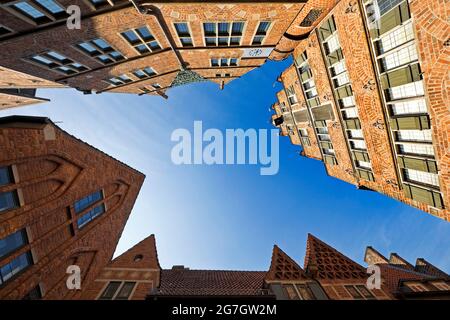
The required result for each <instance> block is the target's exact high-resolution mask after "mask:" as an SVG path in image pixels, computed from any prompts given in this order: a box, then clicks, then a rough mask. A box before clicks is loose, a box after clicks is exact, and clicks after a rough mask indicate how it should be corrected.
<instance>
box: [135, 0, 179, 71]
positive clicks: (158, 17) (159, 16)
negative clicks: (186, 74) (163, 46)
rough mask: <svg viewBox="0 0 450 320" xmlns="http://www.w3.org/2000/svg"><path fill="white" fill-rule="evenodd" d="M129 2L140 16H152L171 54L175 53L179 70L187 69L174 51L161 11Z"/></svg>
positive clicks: (153, 7) (150, 6)
mask: <svg viewBox="0 0 450 320" xmlns="http://www.w3.org/2000/svg"><path fill="white" fill-rule="evenodd" d="M129 1H130V2H131V3H132V4H133V5H134V7H135V8H136V10H137V11H138V12H139V13H140V14H143V15H150V16H154V17H155V18H156V20H157V21H158V24H159V27H160V28H161V29H162V31H163V34H164V36H165V37H166V40H167V42H169V46H170V48H171V49H172V51H173V53H175V56H176V57H177V60H178V63H179V64H180V69H181V70H186V69H187V67H186V63H185V62H184V61H183V58H182V57H181V55H180V53H179V52H178V51H177V50H176V49H175V48H176V45H175V41H174V40H173V38H172V35H171V33H170V30H169V28H168V27H167V24H166V22H165V21H164V18H163V16H162V14H161V11H160V10H159V9H158V8H157V7H156V6H154V5H153V4H151V3H141V4H139V5H138V4H136V2H135V0H129Z"/></svg>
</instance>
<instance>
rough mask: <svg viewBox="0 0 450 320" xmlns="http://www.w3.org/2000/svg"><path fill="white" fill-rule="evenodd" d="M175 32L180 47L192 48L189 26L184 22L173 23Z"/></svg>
mask: <svg viewBox="0 0 450 320" xmlns="http://www.w3.org/2000/svg"><path fill="white" fill-rule="evenodd" d="M174 26H175V30H176V31H177V34H178V38H179V39H180V42H181V45H182V46H183V47H193V46H194V43H193V42H192V37H191V33H190V31H189V26H188V24H187V23H186V22H177V23H174Z"/></svg>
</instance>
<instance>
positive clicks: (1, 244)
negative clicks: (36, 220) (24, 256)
mask: <svg viewBox="0 0 450 320" xmlns="http://www.w3.org/2000/svg"><path fill="white" fill-rule="evenodd" d="M27 243H28V239H27V235H26V233H25V230H19V231H17V232H15V233H13V234H10V235H9V236H7V237H6V238H4V239H1V240H0V258H1V257H4V256H6V255H8V254H9V253H11V252H13V251H15V250H17V249H19V248H20V247H22V246H24V245H25V244H27Z"/></svg>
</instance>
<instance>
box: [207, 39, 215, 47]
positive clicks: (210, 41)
mask: <svg viewBox="0 0 450 320" xmlns="http://www.w3.org/2000/svg"><path fill="white" fill-rule="evenodd" d="M206 45H207V46H215V45H216V38H206Z"/></svg>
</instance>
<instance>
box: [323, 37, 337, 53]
mask: <svg viewBox="0 0 450 320" xmlns="http://www.w3.org/2000/svg"><path fill="white" fill-rule="evenodd" d="M324 47H325V51H326V54H327V55H328V54H330V53H332V52H334V51H336V50H337V49H339V48H340V47H341V45H340V44H339V39H338V35H337V33H336V34H334V35H333V36H332V37H330V38H329V39H328V41H327V42H325V43H324Z"/></svg>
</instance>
